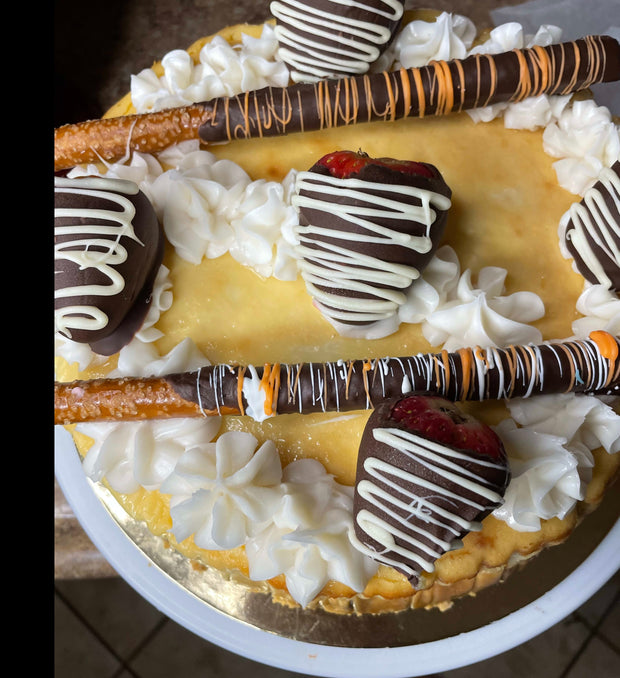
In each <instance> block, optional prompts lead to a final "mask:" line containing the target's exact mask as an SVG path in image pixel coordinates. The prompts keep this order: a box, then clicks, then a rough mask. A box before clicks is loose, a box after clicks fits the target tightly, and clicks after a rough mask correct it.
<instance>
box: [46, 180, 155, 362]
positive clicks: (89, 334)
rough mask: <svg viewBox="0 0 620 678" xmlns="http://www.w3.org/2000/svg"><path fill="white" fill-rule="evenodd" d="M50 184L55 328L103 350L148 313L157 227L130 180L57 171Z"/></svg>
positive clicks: (116, 344) (113, 348)
mask: <svg viewBox="0 0 620 678" xmlns="http://www.w3.org/2000/svg"><path fill="white" fill-rule="evenodd" d="M54 187H55V209H54V245H55V255H54V262H55V264H54V266H55V277H54V281H55V292H54V316H55V323H56V331H57V332H58V333H59V334H61V335H63V336H65V337H67V338H68V339H71V340H72V341H76V342H79V343H85V344H89V345H90V347H91V348H92V349H93V351H95V352H96V353H99V354H101V355H111V354H113V353H116V352H117V351H119V350H120V349H121V348H122V347H123V346H124V345H125V344H127V343H128V342H129V341H130V340H131V339H132V338H133V336H134V334H135V333H136V331H137V330H138V329H139V328H140V326H141V324H142V323H143V321H144V318H145V316H146V313H147V311H148V308H149V305H150V302H151V293H152V290H153V284H154V281H155V277H156V275H157V272H158V270H159V267H160V264H161V261H162V258H163V248H164V239H163V233H162V229H161V226H160V224H159V221H158V219H157V216H156V214H155V210H154V208H153V206H152V204H151V202H150V201H149V199H148V198H147V197H146V195H145V194H144V193H142V192H141V191H140V190H139V189H138V186H137V185H136V184H135V183H134V182H131V181H125V180H121V179H109V178H106V177H97V176H93V177H79V178H75V179H69V178H66V177H62V176H57V177H55V182H54Z"/></svg>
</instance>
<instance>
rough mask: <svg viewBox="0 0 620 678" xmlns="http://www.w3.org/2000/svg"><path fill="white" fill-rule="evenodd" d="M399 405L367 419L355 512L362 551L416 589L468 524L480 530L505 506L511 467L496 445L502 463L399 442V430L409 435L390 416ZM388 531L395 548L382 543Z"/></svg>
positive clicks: (423, 440) (385, 406) (377, 411)
mask: <svg viewBox="0 0 620 678" xmlns="http://www.w3.org/2000/svg"><path fill="white" fill-rule="evenodd" d="M398 402H399V399H396V400H391V401H387V402H384V403H382V404H381V405H379V406H378V407H377V408H376V409H375V410H374V412H373V413H372V414H371V415H370V417H369V419H368V422H367V424H366V427H365V429H364V433H363V435H362V438H361V441H360V447H359V453H358V461H357V472H356V479H355V494H354V503H353V514H354V524H355V534H356V537H357V539H358V540H359V542H360V543H361V544H362V545H363V546H364V547H366V548H365V549H364V552H365V553H367V554H369V555H371V557H374V558H375V559H376V560H378V561H379V562H380V563H384V564H387V565H391V566H392V567H394V568H395V569H397V570H398V571H400V572H402V573H403V574H404V575H405V576H406V577H407V578H408V579H409V580H410V581H411V583H412V585H413V586H414V587H415V586H416V585H417V584H418V582H419V577H420V575H421V574H422V573H423V572H424V571H428V570H427V566H426V565H423V564H424V563H429V564H430V566H431V567H432V565H433V563H434V561H435V560H436V559H437V557H439V556H440V555H442V554H443V553H445V552H446V551H447V550H449V549H450V548H451V547H452V544H454V543H455V542H456V544H457V545H458V542H459V540H460V539H462V537H464V536H465V535H466V534H467V533H468V532H469V531H471V530H470V529H468V526H473V527H475V526H476V524H477V523H479V522H480V521H482V520H483V519H484V518H485V517H486V516H488V515H489V514H490V513H491V512H492V511H493V510H494V509H495V508H496V507H497V506H499V505H501V503H502V502H501V498H502V497H503V495H504V492H505V490H506V487H507V486H508V482H509V480H510V469H509V467H508V462H507V459H506V456H505V452H504V450H503V446H502V445H501V442H499V441H498V452H499V455H498V458H490V457H487V456H484V455H481V454H479V453H477V452H475V451H473V450H472V451H466V452H461V454H457V455H456V456H452V454H451V450H452V449H454V448H452V447H448V446H445V445H439V446H433V447H430V446H429V447H427V446H426V445H427V442H426V441H427V440H430V439H429V438H427V437H426V436H419V438H418V440H419V441H420V442H419V443H418V442H417V441H416V440H415V439H414V441H413V442H411V440H410V439H408V438H403V439H400V438H399V437H398V435H396V436H394V435H393V432H394V430H396V431H404V432H405V434H406V435H407V434H409V435H410V432H409V430H408V429H407V427H406V426H404V425H403V424H402V423H400V422H398V421H396V420H395V419H393V418H392V411H393V409H394V407H395V406H396V405H397V404H398ZM380 429H387V430H388V431H389V433H390V438H389V442H388V441H386V440H382V439H377V437H376V432H377V431H378V430H380ZM401 443H402V444H401ZM462 457H464V458H462ZM494 495H495V496H494ZM463 521H465V522H463ZM467 524H468V526H466V525H467ZM368 525H371V526H377V525H378V526H379V527H380V530H379V532H378V533H377V532H375V531H374V527H370V528H368V529H365V528H366V527H367V526H368ZM386 533H387V534H390V535H391V538H389V537H388V539H387V540H386V541H387V543H388V544H392V540H393V547H390V546H387V547H386V545H385V544H382V543H380V541H378V540H377V537H379V538H381V536H382V535H385V534H386ZM366 549H368V550H366Z"/></svg>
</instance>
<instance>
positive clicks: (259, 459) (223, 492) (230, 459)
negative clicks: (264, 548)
mask: <svg viewBox="0 0 620 678" xmlns="http://www.w3.org/2000/svg"><path fill="white" fill-rule="evenodd" d="M281 479H282V466H281V463H280V455H279V454H278V451H277V450H276V446H275V444H274V443H273V442H272V441H270V440H268V441H266V442H265V443H263V444H262V445H261V446H260V447H258V445H257V440H256V438H255V437H254V436H253V435H251V434H250V433H246V432H243V431H227V432H226V433H223V434H222V435H221V436H220V437H219V438H218V439H217V441H215V442H213V443H207V444H205V445H201V446H194V447H191V448H188V449H186V450H185V451H184V452H183V454H182V455H181V457H180V458H179V460H178V461H177V464H176V466H175V468H174V471H173V473H171V474H170V475H169V476H168V478H167V479H166V481H165V482H164V483H163V484H162V486H161V491H162V492H164V493H165V494H170V495H171V496H170V515H171V517H172V523H173V526H172V532H173V533H174V535H175V537H176V538H177V539H178V541H180V542H181V541H184V540H185V539H187V538H188V537H190V536H191V535H193V538H194V543H195V544H196V546H198V547H200V548H204V549H215V550H217V549H232V548H236V547H237V546H242V545H244V544H245V542H246V540H247V539H248V538H249V537H250V536H252V535H253V534H254V532H255V531H257V530H259V529H260V528H261V527H262V526H263V525H264V524H266V523H268V522H269V521H270V520H271V517H272V515H273V513H274V511H275V510H276V509H277V507H278V505H279V502H280V498H281V496H282V492H283V488H282V484H281Z"/></svg>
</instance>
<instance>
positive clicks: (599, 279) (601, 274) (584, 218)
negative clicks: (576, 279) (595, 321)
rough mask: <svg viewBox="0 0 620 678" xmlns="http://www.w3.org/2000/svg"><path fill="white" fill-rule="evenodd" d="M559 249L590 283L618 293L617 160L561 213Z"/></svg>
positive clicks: (619, 169)
mask: <svg viewBox="0 0 620 678" xmlns="http://www.w3.org/2000/svg"><path fill="white" fill-rule="evenodd" d="M558 232H559V236H560V250H561V252H562V254H563V255H564V256H565V257H566V258H567V259H568V258H572V259H573V262H574V268H575V269H576V270H577V271H578V272H579V273H581V275H582V276H583V277H584V278H585V279H586V280H587V281H588V282H589V283H590V284H592V285H603V286H604V287H605V288H607V289H609V290H612V291H614V292H620V160H618V161H616V162H615V163H614V164H613V165H612V166H611V167H604V168H603V169H602V170H601V171H600V173H599V177H598V181H597V182H596V183H595V184H594V185H593V186H592V187H590V188H589V189H588V190H587V191H586V192H585V194H584V196H583V199H582V200H581V201H580V202H578V203H574V204H573V205H572V206H571V207H570V209H569V210H568V211H567V212H566V213H565V214H564V216H563V217H562V219H561V220H560V225H559V229H558Z"/></svg>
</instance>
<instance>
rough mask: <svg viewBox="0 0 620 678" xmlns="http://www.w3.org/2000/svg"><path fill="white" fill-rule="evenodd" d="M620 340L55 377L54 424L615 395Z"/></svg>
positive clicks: (597, 335)
mask: <svg viewBox="0 0 620 678" xmlns="http://www.w3.org/2000/svg"><path fill="white" fill-rule="evenodd" d="M619 354H620V338H618V337H616V336H613V335H611V334H609V333H608V332H603V331H597V332H592V333H591V334H590V336H589V338H588V339H582V340H572V341H564V342H555V343H545V344H541V345H516V346H509V347H507V348H487V349H482V348H475V349H472V348H464V349H460V350H458V351H454V352H448V351H442V352H440V353H427V354H419V355H416V356H410V357H405V358H381V359H373V360H351V361H335V362H326V363H300V364H295V365H288V364H278V363H275V364H273V365H264V366H262V367H260V368H259V367H254V366H231V365H210V366H206V367H203V368H201V369H199V370H197V371H194V372H184V373H177V374H170V375H166V376H163V377H153V378H135V377H127V378H118V379H96V380H92V381H74V382H69V383H57V384H56V386H55V391H56V393H55V423H57V424H71V423H77V422H87V421H103V420H117V421H123V420H125V421H128V420H141V419H152V418H155V419H160V418H168V417H195V416H213V415H218V414H246V415H249V416H251V417H253V418H254V419H258V420H261V419H263V418H265V417H267V416H272V415H276V414H290V413H296V412H299V413H302V414H309V413H313V412H345V411H354V410H364V409H370V408H373V407H375V405H377V404H378V403H380V402H381V401H383V400H385V399H386V398H394V397H397V396H400V395H402V394H403V393H409V392H413V391H418V392H426V393H434V394H438V395H443V396H444V397H447V398H449V399H451V400H454V401H462V400H477V401H481V400H488V399H504V398H515V397H528V396H532V395H542V394H551V393H568V392H574V393H589V394H598V395H620V357H619Z"/></svg>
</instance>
